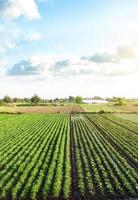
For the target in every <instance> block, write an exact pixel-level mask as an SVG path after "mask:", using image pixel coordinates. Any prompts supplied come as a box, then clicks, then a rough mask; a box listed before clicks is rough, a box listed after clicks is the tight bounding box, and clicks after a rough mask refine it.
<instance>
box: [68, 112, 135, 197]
mask: <svg viewBox="0 0 138 200" xmlns="http://www.w3.org/2000/svg"><path fill="white" fill-rule="evenodd" d="M71 119H72V126H73V132H74V138H75V150H74V152H76V169H77V170H76V171H77V184H78V188H79V191H78V195H80V196H83V197H84V196H85V197H86V196H88V197H90V196H91V197H92V198H93V197H97V196H98V197H99V199H101V198H108V197H110V198H114V197H115V198H117V197H128V196H136V195H137V187H138V185H137V181H138V174H137V173H136V171H135V169H134V168H132V167H131V166H130V165H129V164H128V163H127V161H126V160H125V159H124V158H123V157H122V156H121V154H120V153H119V152H118V151H116V149H115V148H113V146H112V145H111V144H110V142H109V141H108V140H107V139H106V138H105V137H104V135H103V134H102V133H101V132H100V131H99V130H98V129H97V128H96V127H95V126H94V125H93V124H92V123H91V122H90V120H88V119H87V118H86V117H85V116H82V115H80V118H79V117H76V116H75V115H74V116H72V118H71Z"/></svg>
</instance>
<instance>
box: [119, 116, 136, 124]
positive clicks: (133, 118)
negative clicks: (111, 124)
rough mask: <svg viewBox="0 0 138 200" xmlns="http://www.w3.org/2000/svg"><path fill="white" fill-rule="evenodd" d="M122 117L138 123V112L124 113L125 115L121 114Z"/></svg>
mask: <svg viewBox="0 0 138 200" xmlns="http://www.w3.org/2000/svg"><path fill="white" fill-rule="evenodd" d="M119 116H120V117H122V118H124V119H127V120H130V121H132V122H136V123H138V114H125V115H124V114H123V115H119Z"/></svg>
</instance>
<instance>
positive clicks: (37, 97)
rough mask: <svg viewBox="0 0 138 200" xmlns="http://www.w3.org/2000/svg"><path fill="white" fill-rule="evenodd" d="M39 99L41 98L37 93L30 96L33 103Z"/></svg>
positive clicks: (36, 102)
mask: <svg viewBox="0 0 138 200" xmlns="http://www.w3.org/2000/svg"><path fill="white" fill-rule="evenodd" d="M40 101H41V98H40V97H39V96H38V95H37V94H35V95H34V96H32V98H31V102H32V103H34V104H38V103H39V102H40Z"/></svg>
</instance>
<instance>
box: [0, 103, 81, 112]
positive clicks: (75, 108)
mask: <svg viewBox="0 0 138 200" xmlns="http://www.w3.org/2000/svg"><path fill="white" fill-rule="evenodd" d="M82 111H83V109H82V108H81V107H80V106H79V105H77V104H73V103H70V104H54V105H52V104H51V105H49V104H48V105H47V104H46V105H45V106H39V105H38V106H27V105H26V106H25V105H24V106H16V105H14V104H11V105H10V106H0V113H72V112H82Z"/></svg>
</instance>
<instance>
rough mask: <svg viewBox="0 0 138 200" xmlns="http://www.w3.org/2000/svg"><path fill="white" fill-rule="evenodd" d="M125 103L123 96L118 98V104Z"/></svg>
mask: <svg viewBox="0 0 138 200" xmlns="http://www.w3.org/2000/svg"><path fill="white" fill-rule="evenodd" d="M126 104H127V103H126V100H125V98H118V102H117V105H118V106H125V105H126Z"/></svg>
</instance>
